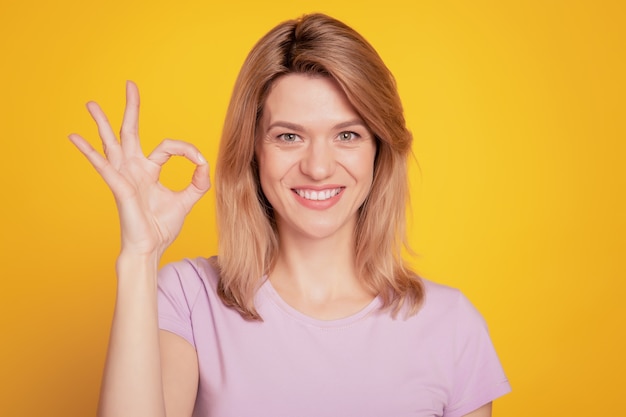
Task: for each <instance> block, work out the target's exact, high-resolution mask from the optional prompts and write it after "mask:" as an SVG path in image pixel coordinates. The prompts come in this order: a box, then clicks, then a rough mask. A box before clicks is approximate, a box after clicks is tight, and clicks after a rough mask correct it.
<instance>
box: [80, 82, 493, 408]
mask: <svg viewBox="0 0 626 417" xmlns="http://www.w3.org/2000/svg"><path fill="white" fill-rule="evenodd" d="M331 96H332V94H331ZM335 98H336V97H335ZM339 104H340V105H341V103H339ZM344 104H345V103H344ZM288 107H289V106H288ZM325 107H326V108H327V106H325ZM87 109H88V111H89V113H90V114H91V116H92V117H93V119H94V120H95V122H96V124H97V126H98V131H99V135H100V138H101V141H102V146H103V149H104V156H103V155H102V154H101V153H99V152H98V151H96V150H95V149H94V148H93V147H92V146H91V145H90V144H89V143H88V142H87V141H86V140H85V139H83V138H82V137H81V136H79V135H77V134H71V135H70V136H69V138H70V140H71V141H72V143H73V144H74V145H75V146H76V147H77V148H78V150H79V151H80V152H82V153H83V154H84V155H85V157H86V158H87V159H88V160H89V162H90V163H91V164H92V165H93V167H94V168H95V169H96V171H97V172H98V173H99V174H100V175H101V176H102V178H103V179H104V181H105V182H106V183H107V185H108V186H109V188H110V189H111V191H112V193H113V195H114V197H115V201H116V204H117V208H118V211H119V219H120V229H121V238H122V245H121V251H120V254H119V256H118V259H117V263H116V273H117V282H118V292H117V301H116V305H115V312H114V317H113V323H112V327H111V336H110V341H109V349H108V354H107V361H106V366H105V370H104V376H103V381H102V391H101V395H100V403H99V409H98V415H99V416H102V417H109V416H115V417H124V416H133V417H137V416H146V417H159V416H161V417H163V416H168V417H189V416H191V415H192V412H193V407H194V403H195V399H196V395H197V389H198V360H197V357H196V352H195V350H194V348H193V347H192V346H191V345H190V344H189V343H188V342H187V341H185V340H184V339H183V338H181V337H179V336H177V335H174V334H173V333H169V332H166V331H162V330H159V328H158V319H157V296H156V288H157V283H156V281H157V268H158V264H159V260H160V258H161V255H162V254H163V252H164V251H165V249H166V248H167V247H168V246H169V245H170V244H171V243H172V242H173V241H174V239H175V238H176V236H177V235H178V233H179V232H180V230H181V228H182V225H183V222H184V219H185V216H186V215H187V214H188V213H189V211H190V210H191V208H192V207H193V206H194V204H195V203H196V202H197V201H198V200H199V199H200V198H201V197H202V195H203V194H204V193H206V192H207V191H208V189H209V188H210V180H209V167H208V165H207V162H206V160H205V159H204V158H203V157H202V155H201V154H200V152H199V151H198V149H197V148H196V147H194V146H193V145H191V144H189V143H186V142H181V141H173V140H165V141H163V142H162V143H161V144H160V145H158V146H157V147H156V148H155V149H154V151H152V153H150V154H149V155H148V156H145V155H144V154H143V152H142V150H141V146H140V142H139V135H138V125H139V123H138V119H139V92H138V90H137V87H136V86H135V84H134V83H132V82H128V83H127V87H126V109H125V112H124V119H123V122H122V127H121V131H120V135H119V137H120V139H119V140H118V139H117V137H116V135H115V134H114V132H113V129H112V128H111V126H110V124H109V122H108V120H107V118H106V116H105V114H104V112H103V111H102V110H101V109H100V107H99V106H98V105H97V104H96V103H93V102H90V103H88V104H87ZM343 110H346V109H345V108H344V109H343ZM348 113H349V112H348ZM308 114H310V112H308ZM347 116H350V117H349V118H352V119H353V117H352V116H354V115H349V114H348V115H347ZM318 126H319V124H318ZM355 129H356V130H358V129H359V128H358V126H357V127H355ZM331 130H332V129H331ZM302 133H306V132H302ZM336 133H343V132H334V131H328V132H325V133H323V134H322V136H324V135H325V134H326V136H328V137H335V136H333V135H335V134H336ZM320 143H321V142H320ZM316 149H323V148H320V147H319V146H318V147H316ZM364 152H365V151H364ZM331 154H332V153H326V152H322V153H316V154H315V155H317V156H314V157H310V156H311V155H309V157H307V158H306V160H305V161H304V162H303V163H302V164H300V165H299V167H297V169H299V170H300V172H299V173H296V174H297V175H300V177H299V179H298V181H300V183H307V181H309V180H310V183H311V184H313V183H315V182H316V181H317V182H320V183H324V182H333V183H335V182H338V183H340V184H341V185H342V186H344V185H346V184H347V185H346V189H348V187H349V186H350V184H351V183H350V177H352V178H357V177H358V178H360V177H359V175H360V174H359V173H358V172H359V169H360V168H359V166H357V165H350V164H349V163H346V162H345V159H344V160H342V161H343V163H344V165H343V168H344V169H345V170H346V172H348V173H349V175H348V176H343V177H341V176H336V173H337V172H338V171H336V170H334V169H335V168H336V166H335V165H334V164H335V163H336V162H337V161H333V160H328V159H325V158H326V157H325V156H324V155H326V156H328V155H331ZM364 154H367V152H365V153H364ZM173 155H178V156H183V157H185V158H187V159H189V160H190V161H191V162H192V163H194V164H195V165H196V169H195V171H194V174H193V177H192V179H191V182H190V184H189V185H188V186H187V188H185V189H184V190H183V191H172V190H169V189H167V188H166V187H164V186H163V185H162V184H160V183H159V174H160V172H161V169H162V167H163V165H164V164H165V163H166V162H167V160H168V159H169V158H170V157H171V156H173ZM320 155H321V156H322V157H321V158H318V156H320ZM335 155H339V154H335ZM300 162H302V161H300ZM340 162H341V161H340ZM328 167H331V168H333V170H328ZM339 168H340V170H341V167H339ZM330 175H333V176H335V177H336V178H335V179H333V180H332V181H331V180H329V179H328V178H329V177H330ZM307 176H309V178H308V180H307V178H306V177H307ZM327 177H328V178H327ZM346 178H348V179H347V180H346ZM358 178H357V179H358ZM303 181H304V182H303ZM359 181H361V182H359ZM359 181H357V183H358V184H361V183H362V180H359ZM349 195H350V194H349V193H348V192H346V195H345V197H349ZM283 196H289V194H288V193H287V194H284V195H283ZM358 198H360V197H358ZM358 198H357V197H355V200H354V201H357V202H358ZM347 200H348V198H346V201H347ZM358 204H360V203H358ZM357 206H358V205H357ZM279 216H280V214H279ZM288 217H289V212H288V211H285V212H283V215H282V217H281V218H279V222H278V223H279V230H280V233H281V241H282V244H283V245H284V246H281V254H280V256H279V259H278V262H277V264H276V267H275V269H274V270H273V271H272V272H271V274H270V279H271V280H272V283H273V285H274V286H275V287H276V288H277V290H278V291H279V292H280V293H281V295H282V296H283V297H284V298H285V299H286V301H288V302H289V303H290V304H292V305H293V306H294V307H295V308H297V309H300V310H301V311H303V312H305V313H306V314H309V315H311V316H314V317H319V318H322V319H333V318H337V317H342V316H345V315H349V314H351V313H353V312H354V311H357V310H359V309H360V308H362V307H363V306H364V305H365V304H367V303H368V302H369V301H370V300H371V299H372V297H373V296H374V294H370V293H368V292H367V291H366V290H365V289H364V288H363V287H362V286H361V285H360V284H359V281H358V279H357V277H356V274H355V271H354V261H353V257H352V256H353V255H352V251H351V250H350V249H349V248H352V247H354V241H353V239H354V237H353V234H352V233H351V232H352V230H353V228H354V224H355V223H354V222H355V219H356V217H355V215H354V212H352V214H349V215H347V216H345V219H344V220H345V221H344V222H343V223H341V224H338V225H333V224H332V222H331V223H329V224H331V226H330V228H326V229H323V230H325V231H327V232H329V233H326V235H324V236H321V235H320V236H315V233H318V232H319V230H322V229H319V228H317V229H316V228H309V229H307V227H308V226H307V225H306V224H305V223H302V224H300V223H297V222H299V220H298V221H297V222H296V223H292V224H290V223H289V222H288V221H286V220H287V219H288ZM312 218H313V219H314V217H312ZM342 218H343V217H342ZM294 219H295V218H294ZM329 219H331V220H332V216H331V217H329ZM294 221H295V220H294ZM300 226H302V227H300ZM307 230H308V231H311V232H312V233H308V232H307ZM335 232H336V233H335ZM311 271H314V272H315V274H314V275H315V277H317V278H316V279H314V278H313V275H312V274H311ZM320 274H321V276H324V277H326V279H324V280H320V279H319V277H320ZM289 277H296V278H291V279H289ZM489 416H491V403H488V404H486V405H484V406H483V407H481V408H479V409H477V410H475V411H473V412H472V413H469V414H467V415H466V417H489Z"/></svg>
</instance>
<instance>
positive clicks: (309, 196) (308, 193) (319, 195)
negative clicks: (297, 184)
mask: <svg viewBox="0 0 626 417" xmlns="http://www.w3.org/2000/svg"><path fill="white" fill-rule="evenodd" d="M342 191H343V187H339V188H331V189H328V190H319V191H314V190H298V189H294V190H293V192H294V193H296V194H298V195H299V196H300V197H302V198H304V199H306V200H312V201H324V200H328V199H330V198H333V197H334V196H336V195H337V194H339V193H341V192H342Z"/></svg>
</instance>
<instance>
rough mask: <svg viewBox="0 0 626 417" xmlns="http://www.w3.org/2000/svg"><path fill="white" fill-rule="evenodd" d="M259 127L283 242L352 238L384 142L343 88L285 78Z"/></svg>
mask: <svg viewBox="0 0 626 417" xmlns="http://www.w3.org/2000/svg"><path fill="white" fill-rule="evenodd" d="M259 129H260V131H259V139H258V140H257V144H256V157H257V161H258V163H259V178H260V181H261V187H262V189H263V193H264V194H265V196H266V197H267V199H268V201H269V202H270V204H271V205H272V207H273V208H274V214H275V216H276V222H277V225H278V230H279V233H280V234H281V236H284V234H286V233H289V234H293V235H294V237H296V238H318V239H319V238H325V237H330V236H333V235H335V234H341V233H344V234H349V236H352V233H353V231H354V227H355V226H356V219H357V215H358V210H359V207H361V205H362V204H363V202H364V201H365V199H366V197H367V195H368V193H369V191H370V187H371V185H372V179H373V173H374V158H375V156H376V143H375V140H374V137H373V135H372V133H371V132H370V131H369V129H368V128H367V126H366V125H365V123H364V122H363V120H362V119H361V118H360V117H359V115H358V114H357V112H356V111H355V110H354V108H353V107H352V105H351V104H350V102H349V101H348V99H347V97H346V96H345V94H344V93H343V91H342V90H341V88H340V87H339V85H338V84H337V82H336V81H334V80H333V79H332V78H329V77H321V76H310V75H305V74H288V75H285V76H282V77H280V78H278V79H277V80H276V81H274V83H273V85H272V88H271V90H270V92H269V94H268V96H267V99H266V101H265V104H264V107H263V118H262V120H261V123H260V126H259ZM345 236H348V235H345Z"/></svg>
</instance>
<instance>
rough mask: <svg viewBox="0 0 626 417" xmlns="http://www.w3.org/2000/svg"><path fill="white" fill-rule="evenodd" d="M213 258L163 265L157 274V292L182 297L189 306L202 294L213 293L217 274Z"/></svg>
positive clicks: (217, 278)
mask: <svg viewBox="0 0 626 417" xmlns="http://www.w3.org/2000/svg"><path fill="white" fill-rule="evenodd" d="M213 265H214V258H195V259H183V260H180V261H177V262H172V263H169V264H167V265H165V266H164V267H163V268H161V270H160V271H159V274H158V287H159V292H161V293H164V294H169V295H172V296H175V295H179V296H183V297H184V298H185V299H186V301H187V304H189V305H190V306H191V305H193V303H194V302H195V299H196V297H197V296H198V294H200V293H202V292H208V293H215V292H216V289H217V284H218V280H219V277H218V273H217V270H216V269H215V267H214V266H213Z"/></svg>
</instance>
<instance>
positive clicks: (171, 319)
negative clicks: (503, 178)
mask: <svg viewBox="0 0 626 417" xmlns="http://www.w3.org/2000/svg"><path fill="white" fill-rule="evenodd" d="M424 285H425V289H426V296H425V300H424V305H423V306H422V308H421V310H420V311H419V312H418V314H417V315H414V316H411V317H409V318H408V319H403V318H401V317H400V318H397V319H393V318H392V317H391V316H390V314H389V312H387V311H381V310H380V308H379V307H380V305H381V301H380V300H379V299H378V298H375V299H374V300H373V301H372V302H371V303H370V304H369V305H368V306H367V307H365V308H364V309H363V310H361V311H360V312H358V313H356V314H354V315H353V316H350V317H347V318H343V319H340V320H331V321H322V320H316V319H313V318H311V317H308V316H306V315H304V314H302V313H300V312H298V311H297V310H295V309H294V308H292V307H291V306H289V305H288V304H287V303H286V302H285V301H283V300H282V299H281V298H280V296H279V295H278V294H277V293H276V291H275V290H274V289H273V288H272V285H271V283H270V282H269V280H266V281H265V282H264V284H263V285H262V287H261V288H260V289H259V291H258V293H257V296H256V298H255V303H256V306H257V310H258V312H259V314H260V315H261V316H262V317H263V322H256V321H255V322H253V321H246V320H243V319H242V318H241V316H240V315H239V313H237V312H236V311H234V310H232V309H229V308H227V307H225V306H224V305H223V304H222V302H221V301H220V299H219V298H218V295H217V276H216V273H215V271H214V269H213V268H212V267H211V265H210V263H209V261H208V260H207V259H204V258H198V259H195V260H185V261H181V262H177V263H174V264H170V265H167V266H166V267H164V268H163V269H162V270H161V272H160V273H159V325H160V327H161V328H162V329H164V330H167V331H170V332H173V333H175V334H177V335H179V336H181V337H183V338H185V339H186V340H187V341H188V342H189V343H191V344H192V345H193V346H194V347H195V349H196V351H197V354H198V364H199V371H200V381H199V387H198V394H197V400H196V406H195V410H194V414H193V416H194V417H200V416H203V417H208V416H211V417H213V416H219V417H253V416H259V417H264V416H271V417H296V416H297V417H308V416H311V417H320V416H325V417H331V416H341V417H348V416H358V417H390V416H393V417H409V416H412V417H427V416H428V417H433V416H445V417H459V416H463V415H465V414H467V413H469V412H471V411H473V410H475V409H477V408H479V407H480V406H482V405H484V404H486V403H488V402H490V401H492V400H494V399H495V398H497V397H499V396H501V395H503V394H505V393H507V392H509V391H510V386H509V383H508V381H507V378H506V376H505V375H504V372H503V370H502V367H501V366H500V362H499V360H498V357H497V355H496V353H495V351H494V348H493V345H492V343H491V340H490V338H489V334H488V331H487V327H486V325H485V322H484V320H483V319H482V317H481V316H480V314H479V313H478V312H477V311H476V309H475V308H474V307H473V306H472V305H471V304H470V302H469V301H468V300H467V299H466V298H465V297H464V296H463V295H462V294H461V293H460V292H459V291H458V290H455V289H452V288H448V287H445V286H442V285H439V284H435V283H433V282H430V281H426V280H424Z"/></svg>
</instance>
